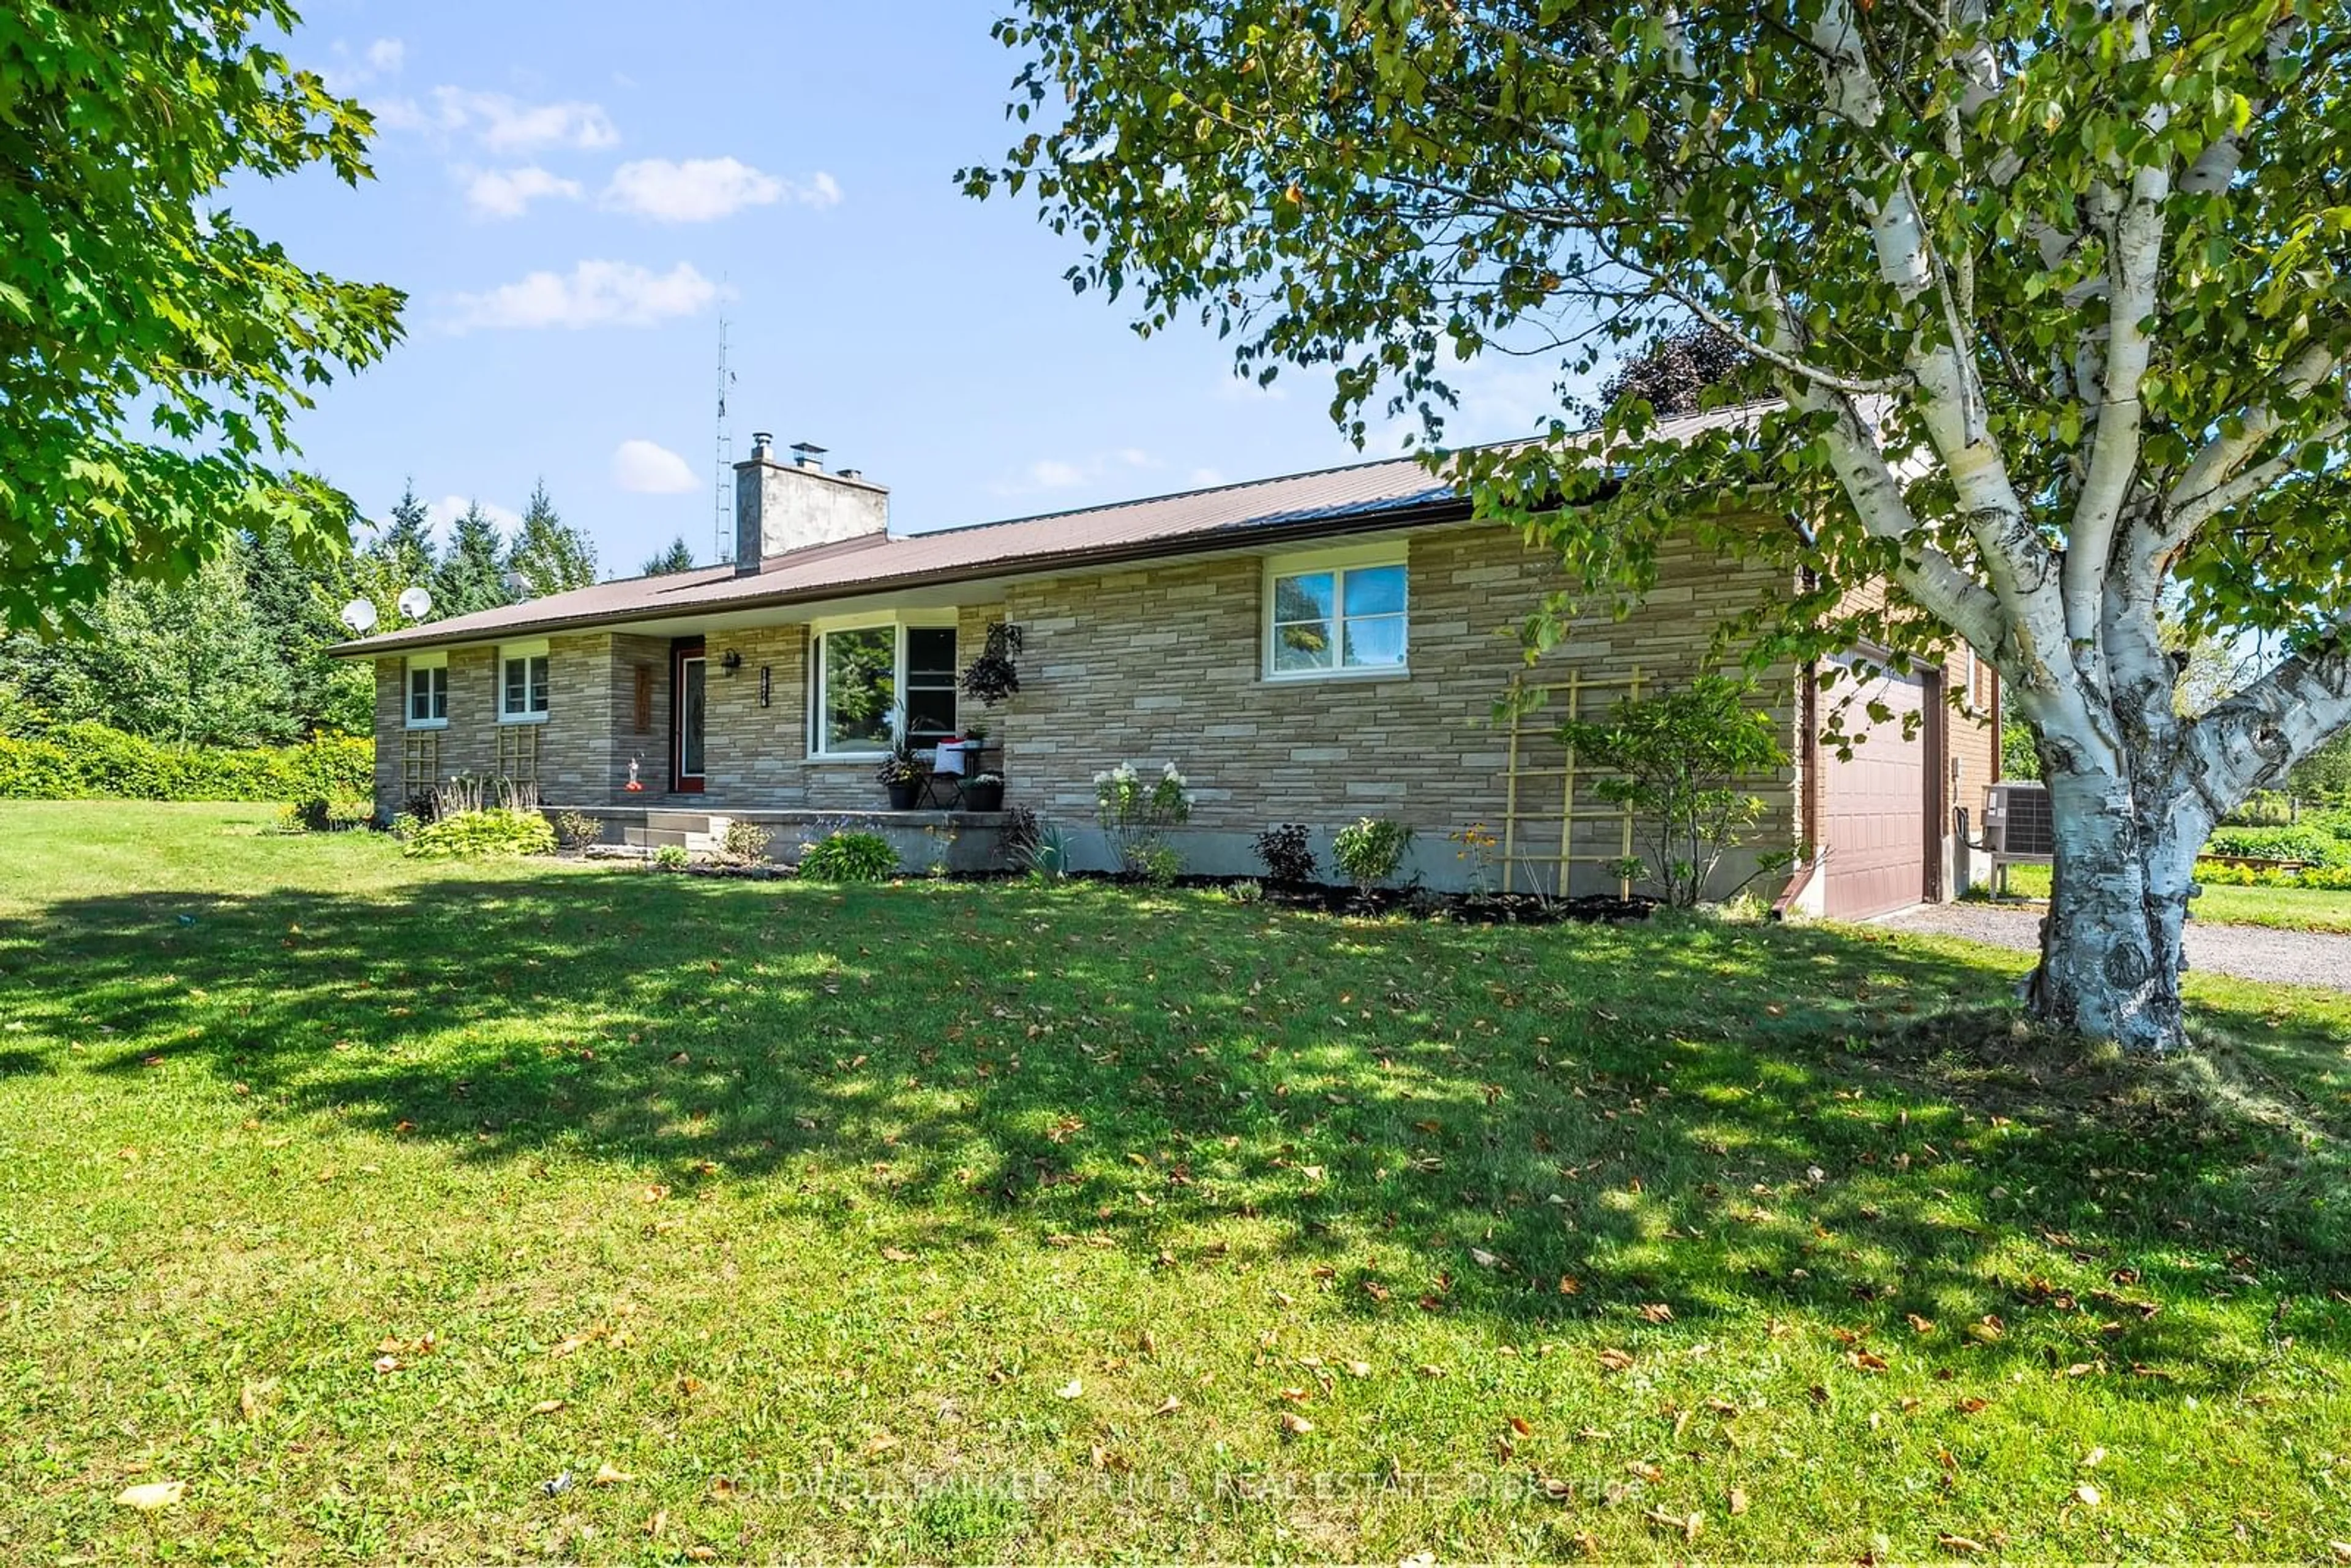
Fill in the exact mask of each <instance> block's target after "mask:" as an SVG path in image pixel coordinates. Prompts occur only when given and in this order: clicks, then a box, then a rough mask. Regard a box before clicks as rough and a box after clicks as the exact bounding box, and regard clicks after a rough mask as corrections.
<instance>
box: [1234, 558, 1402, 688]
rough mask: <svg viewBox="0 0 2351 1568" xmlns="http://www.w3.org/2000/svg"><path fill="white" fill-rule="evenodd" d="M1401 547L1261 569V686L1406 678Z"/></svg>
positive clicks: (1276, 561) (1270, 563) (1274, 561)
mask: <svg viewBox="0 0 2351 1568" xmlns="http://www.w3.org/2000/svg"><path fill="white" fill-rule="evenodd" d="M1406 575H1407V574H1406V572H1405V551H1404V547H1403V546H1402V545H1398V544H1389V545H1357V546H1353V547H1351V548H1348V549H1330V550H1318V551H1316V552H1314V553H1313V554H1311V555H1294V556H1274V557H1271V558H1270V559H1268V560H1267V561H1266V563H1265V678H1266V679H1267V680H1269V681H1299V680H1322V679H1328V678H1331V677H1332V676H1338V675H1401V674H1404V673H1405V643H1406V622H1407V621H1408V618H1409V612H1408V607H1407V601H1408V591H1407V584H1406V580H1405V579H1406Z"/></svg>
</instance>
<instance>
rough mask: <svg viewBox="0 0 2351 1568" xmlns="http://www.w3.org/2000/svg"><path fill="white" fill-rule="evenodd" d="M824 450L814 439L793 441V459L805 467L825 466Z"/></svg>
mask: <svg viewBox="0 0 2351 1568" xmlns="http://www.w3.org/2000/svg"><path fill="white" fill-rule="evenodd" d="M824 451H825V449H824V448H823V447H821V446H819V445H818V444H816V443H815V442H813V441H795V442H793V443H792V461H794V462H795V463H798V464H799V465H800V466H801V467H803V468H821V467H823V466H824Z"/></svg>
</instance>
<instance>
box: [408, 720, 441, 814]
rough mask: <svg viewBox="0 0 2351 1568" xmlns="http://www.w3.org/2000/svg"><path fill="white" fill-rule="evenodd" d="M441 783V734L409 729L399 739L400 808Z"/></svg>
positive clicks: (427, 730)
mask: <svg viewBox="0 0 2351 1568" xmlns="http://www.w3.org/2000/svg"><path fill="white" fill-rule="evenodd" d="M440 782H441V732H440V731H439V730H437V729H412V730H409V731H408V732H407V733H406V734H404V735H403V736H402V737H401V744H400V800H401V809H402V810H407V808H408V802H409V801H411V800H415V799H416V797H418V796H419V795H422V794H423V793H425V792H426V791H427V790H430V789H434V787H435V786H437V785H438V784H439V783H440Z"/></svg>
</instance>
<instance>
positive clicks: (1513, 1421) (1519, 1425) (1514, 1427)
mask: <svg viewBox="0 0 2351 1568" xmlns="http://www.w3.org/2000/svg"><path fill="white" fill-rule="evenodd" d="M1510 1430H1511V1431H1513V1432H1516V1433H1517V1434H1518V1435H1519V1436H1520V1437H1533V1436H1534V1431H1535V1429H1534V1428H1533V1427H1531V1426H1529V1425H1528V1424H1527V1418H1526V1417H1525V1416H1511V1417H1510Z"/></svg>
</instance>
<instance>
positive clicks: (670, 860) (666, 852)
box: [653, 844, 694, 871]
mask: <svg viewBox="0 0 2351 1568" xmlns="http://www.w3.org/2000/svg"><path fill="white" fill-rule="evenodd" d="M693 863H694V857H693V856H692V855H690V854H688V853H686V852H685V846H684V844H664V845H663V846H662V847H661V848H659V849H657V850H655V851H654V852H653V870H655V871H684V869H685V868H686V867H688V866H690V865H692V864H693Z"/></svg>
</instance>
